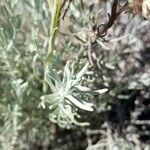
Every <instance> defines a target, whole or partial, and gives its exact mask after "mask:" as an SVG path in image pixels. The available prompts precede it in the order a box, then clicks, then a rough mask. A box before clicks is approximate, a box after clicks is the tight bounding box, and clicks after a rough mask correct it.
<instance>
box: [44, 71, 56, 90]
mask: <svg viewBox="0 0 150 150" xmlns="http://www.w3.org/2000/svg"><path fill="white" fill-rule="evenodd" d="M45 76H46V80H47V82H48V85H49V86H50V88H51V90H52V92H56V91H57V90H58V89H57V88H56V87H55V85H54V84H53V83H52V80H51V76H50V75H49V72H46V73H45Z"/></svg>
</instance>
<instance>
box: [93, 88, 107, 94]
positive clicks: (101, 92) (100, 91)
mask: <svg viewBox="0 0 150 150" xmlns="http://www.w3.org/2000/svg"><path fill="white" fill-rule="evenodd" d="M107 91H108V89H107V88H104V89H100V90H94V92H97V93H99V94H103V93H105V92H107Z"/></svg>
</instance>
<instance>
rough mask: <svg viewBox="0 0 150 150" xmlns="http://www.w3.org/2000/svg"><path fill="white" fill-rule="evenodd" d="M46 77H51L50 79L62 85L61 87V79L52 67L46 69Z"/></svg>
mask: <svg viewBox="0 0 150 150" xmlns="http://www.w3.org/2000/svg"><path fill="white" fill-rule="evenodd" d="M45 72H46V73H45V74H46V75H49V77H50V78H51V79H52V80H53V81H54V82H56V83H58V84H60V86H61V79H60V77H59V76H58V74H57V72H56V71H54V70H53V69H52V68H51V67H48V68H46V71H45Z"/></svg>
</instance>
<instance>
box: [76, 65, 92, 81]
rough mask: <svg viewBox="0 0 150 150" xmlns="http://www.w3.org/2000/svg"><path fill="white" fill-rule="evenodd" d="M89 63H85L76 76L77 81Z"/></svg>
mask: <svg viewBox="0 0 150 150" xmlns="http://www.w3.org/2000/svg"><path fill="white" fill-rule="evenodd" d="M88 66H89V63H86V65H85V66H84V67H83V68H82V69H81V70H80V72H79V73H78V74H77V75H76V78H77V80H79V79H80V78H81V77H82V76H83V75H84V74H85V72H86V70H87V69H88Z"/></svg>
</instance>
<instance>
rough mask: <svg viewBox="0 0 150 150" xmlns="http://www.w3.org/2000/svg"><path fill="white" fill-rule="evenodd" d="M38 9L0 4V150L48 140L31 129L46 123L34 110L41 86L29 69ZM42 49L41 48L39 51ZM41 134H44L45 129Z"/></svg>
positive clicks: (27, 3)
mask: <svg viewBox="0 0 150 150" xmlns="http://www.w3.org/2000/svg"><path fill="white" fill-rule="evenodd" d="M37 2H38V3H37ZM39 5H40V6H39ZM41 5H44V3H43V1H42V0H40V1H36V0H35V1H34V0H32V1H27V0H25V1H20V0H13V1H12V0H2V1H0V114H1V115H0V149H2V150H5V149H10V150H11V149H22V148H25V147H28V146H27V145H26V143H28V140H29V141H32V142H36V140H35V139H36V138H37V137H38V140H42V141H43V137H45V138H46V137H48V136H49V135H47V136H45V132H42V134H41V133H40V130H39V132H35V128H39V127H40V126H41V125H42V123H43V122H44V120H45V119H47V117H45V116H44V115H43V114H44V113H46V112H45V111H43V112H42V111H40V110H38V109H37V107H38V103H39V99H40V96H41V90H40V85H41V83H39V82H38V81H37V80H35V78H34V74H33V71H32V65H31V62H32V60H33V57H34V55H36V52H35V48H34V41H33V39H34V38H35V37H34V36H32V35H35V34H36V33H37V30H36V29H37V26H38V25H39V23H41V22H40V20H41V19H42V11H41V10H43V9H45V8H43V9H42V7H41ZM43 11H44V10H43ZM33 13H34V14H33ZM31 16H33V22H32V19H31V18H32V17H31ZM39 16H40V17H39ZM43 22H44V21H43ZM43 24H44V23H43ZM42 48H43V45H42V46H41V47H39V49H42ZM40 117H42V118H43V120H42V119H40ZM38 119H39V120H38ZM28 128H29V129H28ZM41 130H43V131H44V130H46V127H44V128H42V129H41ZM47 130H49V129H47ZM20 133H22V134H20ZM46 134H47V133H46ZM49 134H50V132H49ZM39 135H40V136H39ZM40 137H41V138H40ZM23 139H24V140H25V141H24V142H23Z"/></svg>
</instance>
